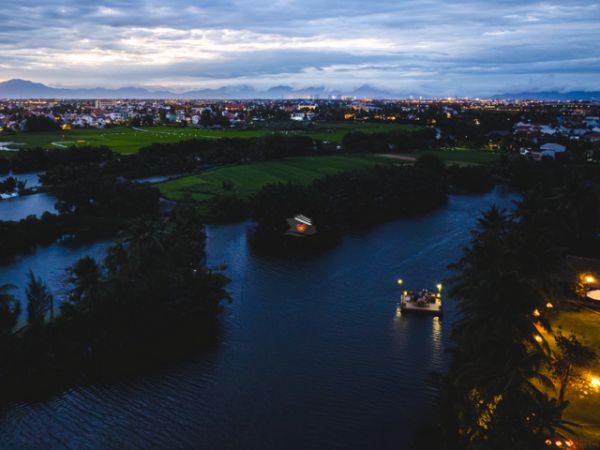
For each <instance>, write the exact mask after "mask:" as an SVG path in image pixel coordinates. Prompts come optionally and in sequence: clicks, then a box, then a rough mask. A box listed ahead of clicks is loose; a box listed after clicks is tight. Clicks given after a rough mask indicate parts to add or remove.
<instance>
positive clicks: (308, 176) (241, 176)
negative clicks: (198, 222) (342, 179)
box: [156, 155, 393, 200]
mask: <svg viewBox="0 0 600 450" xmlns="http://www.w3.org/2000/svg"><path fill="white" fill-rule="evenodd" d="M378 163H382V164H390V163H393V161H391V160H389V159H386V158H381V157H378V156H371V155H356V156H308V157H301V158H287V159H283V160H278V161H267V162H261V163H255V164H246V165H236V166H229V167H220V168H216V169H214V170H210V171H207V172H205V173H203V174H201V175H193V176H188V177H183V178H178V179H176V180H171V181H166V182H164V183H159V184H157V185H156V186H157V187H158V188H159V189H160V191H161V193H162V194H163V195H164V196H165V197H168V198H171V199H179V198H181V197H183V196H184V195H185V194H186V193H189V194H191V195H192V197H193V198H194V199H196V200H207V199H209V198H210V197H211V196H213V195H216V194H222V193H226V192H227V193H231V194H236V195H239V196H241V197H246V196H248V195H250V194H252V193H254V192H257V191H258V190H259V189H260V188H261V187H262V186H264V185H265V184H268V183H276V182H287V181H290V182H294V183H310V182H311V181H313V180H315V179H316V178H319V177H322V176H324V175H328V174H333V173H336V172H340V171H343V170H349V169H355V168H360V167H367V166H371V165H374V164H378ZM224 181H229V182H231V183H233V188H232V189H230V190H227V191H226V190H225V189H224V188H223V182H224Z"/></svg>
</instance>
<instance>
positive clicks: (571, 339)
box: [552, 331, 597, 403]
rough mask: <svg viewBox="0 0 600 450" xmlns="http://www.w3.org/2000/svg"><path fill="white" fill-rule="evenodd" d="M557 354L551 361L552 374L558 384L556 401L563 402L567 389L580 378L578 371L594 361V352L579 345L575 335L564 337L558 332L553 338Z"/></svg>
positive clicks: (587, 347)
mask: <svg viewBox="0 0 600 450" xmlns="http://www.w3.org/2000/svg"><path fill="white" fill-rule="evenodd" d="M554 339H555V340H556V345H557V347H558V352H557V355H556V357H555V358H554V359H553V361H552V373H553V375H554V376H555V377H556V378H557V379H558V380H559V382H560V391H559V396H558V399H559V401H560V402H561V403H562V402H564V400H565V394H566V391H567V387H568V386H569V384H571V383H572V381H573V380H574V379H577V378H579V377H580V374H579V369H580V368H584V367H589V366H591V365H592V364H593V362H594V361H595V360H596V358H597V355H596V352H595V351H594V350H593V349H592V348H590V347H589V346H587V345H585V344H584V343H581V342H580V341H579V339H577V336H576V335H575V334H573V333H572V334H570V335H569V336H564V335H563V334H562V333H561V332H560V331H559V332H558V333H557V334H556V335H555V336H554Z"/></svg>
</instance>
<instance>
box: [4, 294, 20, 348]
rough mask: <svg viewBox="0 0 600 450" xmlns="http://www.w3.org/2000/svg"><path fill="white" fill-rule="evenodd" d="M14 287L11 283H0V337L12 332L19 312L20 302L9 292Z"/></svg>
mask: <svg viewBox="0 0 600 450" xmlns="http://www.w3.org/2000/svg"><path fill="white" fill-rule="evenodd" d="M14 288H15V286H13V285H12V284H3V285H0V339H1V338H2V337H6V336H7V335H9V334H11V333H12V331H13V329H14V328H15V326H16V324H17V320H18V319H19V314H20V313H21V304H20V303H19V301H18V300H17V298H16V297H15V296H14V295H12V294H11V293H10V290H11V289H14Z"/></svg>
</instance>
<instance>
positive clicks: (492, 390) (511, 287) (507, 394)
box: [450, 201, 559, 437]
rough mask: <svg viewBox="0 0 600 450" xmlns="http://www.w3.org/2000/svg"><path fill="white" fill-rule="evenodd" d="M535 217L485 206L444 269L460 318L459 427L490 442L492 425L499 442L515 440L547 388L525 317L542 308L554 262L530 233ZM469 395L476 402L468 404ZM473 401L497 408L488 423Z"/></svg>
mask: <svg viewBox="0 0 600 450" xmlns="http://www.w3.org/2000/svg"><path fill="white" fill-rule="evenodd" d="M541 214H543V212H540V210H539V209H536V208H532V204H531V202H527V201H525V202H523V203H522V204H520V205H519V207H518V209H517V212H516V213H515V214H514V215H512V216H511V215H508V214H507V213H505V212H503V211H500V210H498V209H497V208H495V207H492V208H491V209H490V210H488V211H487V212H486V213H485V214H484V215H483V217H482V218H481V219H480V220H479V222H478V225H477V227H476V229H475V230H474V232H473V238H472V241H471V244H470V246H469V247H467V248H465V249H464V252H463V257H462V258H461V259H460V260H459V261H458V262H457V263H456V264H454V265H452V266H451V268H452V269H454V270H455V271H456V273H457V274H456V276H455V277H454V278H453V279H452V285H453V288H452V291H451V296H452V297H453V298H455V299H457V300H458V306H457V309H458V313H459V317H458V320H457V322H456V324H455V325H454V327H453V330H452V340H453V342H454V344H455V347H454V349H453V351H454V361H453V366H452V368H451V370H450V378H451V380H452V383H453V386H454V389H455V390H456V392H457V393H458V395H459V396H460V397H462V398H463V401H462V403H461V404H462V405H463V406H462V407H461V408H462V409H463V411H462V412H464V414H462V415H461V411H459V414H458V416H459V417H464V422H463V423H462V426H461V428H463V429H466V430H472V432H473V433H474V434H473V435H474V436H488V437H489V436H490V433H492V429H494V426H495V427H496V431H495V433H499V434H498V436H500V435H501V434H503V433H504V434H507V435H508V434H512V435H514V436H518V434H519V431H518V430H519V427H520V425H515V420H516V421H517V422H519V420H523V419H524V415H525V414H527V413H529V412H532V411H533V410H534V407H535V405H536V399H537V398H539V397H540V396H541V395H543V393H542V392H541V391H540V388H539V387H538V386H539V385H542V386H544V387H545V389H547V390H549V391H553V389H554V387H553V384H552V382H551V380H550V379H549V378H547V377H545V376H543V375H542V374H541V367H542V365H543V364H544V363H545V362H547V361H548V360H549V354H550V352H549V348H548V346H547V344H546V343H545V342H544V341H543V340H542V341H541V342H538V341H539V340H540V336H538V333H537V329H536V327H535V323H534V318H533V316H532V312H533V311H534V309H536V308H540V309H542V308H541V305H543V304H545V303H546V302H547V298H548V297H547V296H548V295H549V292H551V287H552V285H553V277H554V275H555V274H556V271H557V270H558V261H559V259H558V254H559V253H558V252H556V250H555V248H554V246H553V245H552V242H551V241H549V239H548V238H547V236H546V235H545V234H543V233H541V232H540V229H539V228H538V226H537V225H538V222H539V221H540V220H541V218H540V215H541ZM533 380H535V381H536V382H533ZM473 392H477V396H478V398H479V400H478V402H476V403H473V401H470V399H471V396H472V395H473ZM497 399H499V400H497ZM479 402H483V404H484V405H485V404H490V405H491V404H497V408H496V407H495V408H494V409H493V414H494V415H495V418H491V419H489V420H484V421H483V422H482V416H481V411H480V406H479V405H480V403H479ZM486 414H487V415H488V416H489V415H490V414H492V413H489V412H486ZM486 417H487V416H486ZM488 422H491V423H492V425H491V426H489V427H488V428H489V429H488V428H486V429H485V430H484V431H483V432H482V430H481V426H480V425H479V424H480V423H486V424H487V423H488ZM494 424H495V425H494ZM486 426H487V425H486ZM498 427H500V428H498Z"/></svg>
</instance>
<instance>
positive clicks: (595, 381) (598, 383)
mask: <svg viewBox="0 0 600 450" xmlns="http://www.w3.org/2000/svg"><path fill="white" fill-rule="evenodd" d="M590 386H591V387H593V388H594V389H599V388H600V378H598V377H592V379H591V380H590Z"/></svg>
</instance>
